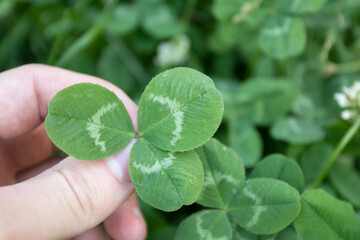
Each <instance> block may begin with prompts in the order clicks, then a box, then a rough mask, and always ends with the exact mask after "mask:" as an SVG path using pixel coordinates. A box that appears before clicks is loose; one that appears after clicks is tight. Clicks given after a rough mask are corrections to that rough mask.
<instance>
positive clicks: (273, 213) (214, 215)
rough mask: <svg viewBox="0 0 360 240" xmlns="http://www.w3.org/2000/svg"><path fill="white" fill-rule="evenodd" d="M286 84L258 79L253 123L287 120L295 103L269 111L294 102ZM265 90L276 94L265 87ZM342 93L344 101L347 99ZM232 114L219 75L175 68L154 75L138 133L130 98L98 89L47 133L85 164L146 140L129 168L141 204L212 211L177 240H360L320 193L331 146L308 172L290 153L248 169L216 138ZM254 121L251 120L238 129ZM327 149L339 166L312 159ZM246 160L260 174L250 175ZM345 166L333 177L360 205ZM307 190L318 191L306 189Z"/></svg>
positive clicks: (58, 110) (345, 208) (53, 117)
mask: <svg viewBox="0 0 360 240" xmlns="http://www.w3.org/2000/svg"><path fill="white" fill-rule="evenodd" d="M280 82H281V81H278V82H276V83H275V82H274V84H271V81H270V82H265V81H262V80H261V79H258V80H254V81H252V82H251V83H249V84H248V85H246V86H244V87H243V88H242V89H241V91H239V92H238V100H239V103H240V105H243V107H242V108H243V109H244V111H245V113H246V114H248V115H247V116H248V117H250V118H254V119H255V121H256V120H258V121H259V122H262V123H266V122H267V121H274V120H272V118H275V116H276V114H278V115H279V116H281V115H282V114H281V112H283V111H285V109H287V108H288V105H283V108H279V109H276V110H275V111H272V112H271V114H265V113H266V111H268V108H269V107H270V108H271V106H272V105H273V104H275V105H276V104H278V103H279V102H281V101H282V100H283V99H291V98H292V97H293V96H292V94H291V91H290V92H284V91H283V89H286V91H288V90H289V89H292V87H291V86H290V85H287V84H284V85H282V84H280ZM257 84H264V85H267V86H268V87H267V88H266V89H257V88H256V86H258V85H257ZM346 91H347V92H346V93H348V91H349V90H346ZM274 94H275V96H276V97H272V98H271V101H270V100H269V101H256V104H258V105H259V106H262V109H263V110H264V111H261V112H252V111H251V109H252V108H251V107H250V106H251V105H249V104H250V103H251V101H252V99H254V98H256V97H258V96H262V95H265V96H267V97H269V96H270V97H271V96H274ZM339 96H340V95H339V93H338V94H337V95H336V99H337V100H338V101H342V102H343V99H340V98H342V97H339ZM342 102H341V103H342ZM246 103H248V104H246ZM244 104H245V105H244ZM267 105H268V107H266V106H267ZM343 105H344V104H343ZM246 109H249V110H250V111H246ZM223 110H224V105H223V98H222V95H221V94H220V92H219V91H218V90H217V89H216V87H215V85H214V83H213V82H212V80H211V79H210V78H209V77H207V76H206V75H204V74H202V73H200V72H198V71H196V70H193V69H190V68H173V69H170V70H167V71H165V72H162V73H160V74H158V75H157V76H156V77H154V78H153V79H152V80H151V81H150V83H149V84H148V86H147V87H146V88H145V91H144V92H143V94H142V95H141V98H140V102H139V109H138V131H137V132H135V130H134V127H133V125H132V121H131V119H130V116H129V114H128V113H127V111H126V108H125V106H124V104H123V103H122V101H121V100H120V99H118V98H117V96H116V95H115V94H114V93H113V92H111V91H110V90H108V89H106V88H104V87H102V86H99V85H96V84H91V83H80V84H75V85H72V86H70V87H68V88H65V89H64V90H62V91H60V92H59V93H57V94H56V95H55V96H54V98H53V99H52V100H51V102H50V104H49V112H48V115H47V118H46V121H45V126H46V129H47V132H48V134H49V136H50V138H51V140H52V141H53V142H54V143H55V144H56V145H57V146H58V147H59V148H60V149H62V150H63V151H64V152H66V153H68V154H70V155H72V156H74V157H76V158H78V159H82V160H96V159H101V158H105V157H108V156H111V155H113V154H115V153H117V152H119V151H121V150H122V149H123V148H124V147H125V146H127V145H128V144H129V143H130V141H131V140H132V139H134V138H136V139H137V141H136V143H135V145H134V146H133V147H132V149H131V153H130V162H129V171H130V176H131V179H132V181H133V183H134V185H135V189H136V192H137V194H138V195H139V196H140V198H141V199H142V200H143V201H144V202H146V203H148V204H149V205H151V206H153V207H154V208H157V209H160V210H163V211H175V210H177V209H179V208H180V207H182V206H183V205H190V204H193V203H195V202H196V203H197V204H198V205H201V206H202V209H201V210H200V211H198V212H195V213H193V214H192V215H190V216H189V217H187V218H185V219H184V220H183V221H182V223H181V224H180V225H179V227H178V229H177V231H176V236H175V239H176V240H189V239H190V240H191V239H194V240H195V239H196V240H206V239H210V240H211V239H216V240H227V239H259V238H260V239H279V240H280V239H287V240H292V239H294V240H297V239H300V238H301V239H346V240H350V239H351V240H352V239H360V222H359V220H358V218H357V216H356V214H355V213H354V210H353V208H352V206H351V205H350V204H348V203H346V202H343V201H340V200H337V199H336V198H334V197H333V196H331V195H330V194H329V193H327V192H325V191H323V190H320V189H316V187H317V186H318V185H319V184H320V183H321V182H322V178H323V176H324V174H327V173H328V171H329V167H326V166H328V165H329V164H333V160H331V159H332V158H333V157H331V156H332V155H329V154H331V152H332V148H331V147H329V146H327V145H324V144H319V145H314V146H313V148H310V149H309V150H308V151H307V152H305V154H304V157H303V159H302V160H301V161H300V165H301V166H302V168H303V169H304V172H303V170H302V168H301V167H300V165H299V164H298V163H297V162H296V161H295V160H293V159H291V158H288V157H286V156H284V155H282V154H272V155H269V156H267V157H265V158H264V159H263V160H261V161H260V162H258V163H256V161H254V160H252V161H251V162H243V160H242V158H241V157H239V156H238V154H237V153H236V152H235V151H234V150H232V149H231V148H230V147H227V146H225V145H224V144H222V143H221V142H220V141H218V140H216V139H215V138H211V137H212V136H213V135H214V133H215V132H216V131H217V129H218V127H219V125H220V122H221V120H222V115H223ZM269 113H270V112H269ZM353 114H356V113H353ZM232 124H235V123H232ZM247 124H248V121H245V120H242V121H240V122H239V123H238V125H235V126H236V127H237V128H239V127H241V126H247ZM244 133H245V132H244ZM233 138H234V139H235V140H234V141H236V139H237V137H236V136H233ZM250 139H251V138H250ZM319 151H323V152H324V156H328V157H329V158H330V160H327V161H319V162H315V161H312V160H311V159H313V158H314V157H316V156H314V154H316V153H318V152H319ZM244 156H248V154H245V155H244ZM245 163H246V164H247V165H248V166H252V167H253V168H252V171H251V172H248V173H249V174H248V176H247V177H246V176H245V175H246V174H245V173H246V172H247V171H246V170H245V167H246V166H247V165H246V164H245ZM335 166H336V167H335V168H333V169H332V170H331V172H330V175H329V176H330V180H331V181H333V182H334V186H335V187H336V188H338V190H339V193H340V194H341V195H342V196H343V198H344V199H347V200H348V201H349V202H351V203H352V204H353V205H354V206H360V202H359V197H360V196H359V192H358V191H357V187H356V186H357V185H356V184H357V183H358V181H359V176H358V174H357V173H355V172H353V173H352V171H351V169H350V168H349V167H347V166H346V165H344V164H342V163H335ZM308 169H311V171H309V172H308ZM304 173H305V177H304ZM314 175H315V176H318V177H317V178H315V177H314ZM347 182H352V183H353V185H348V184H347ZM305 183H307V184H308V185H310V186H311V187H310V188H309V189H305V186H306V185H305ZM339 223H344V224H342V225H341V224H339Z"/></svg>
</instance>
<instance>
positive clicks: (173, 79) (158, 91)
mask: <svg viewBox="0 0 360 240" xmlns="http://www.w3.org/2000/svg"><path fill="white" fill-rule="evenodd" d="M223 106H224V105H223V100H222V97H221V94H220V93H219V91H218V90H217V89H216V88H215V85H214V83H213V82H212V80H211V79H210V78H209V77H207V76H206V75H204V74H202V73H200V72H198V71H196V70H193V69H190V68H173V69H171V70H168V71H165V72H162V73H160V74H159V75H157V76H156V77H155V78H153V79H152V80H151V82H150V83H149V85H148V86H147V87H146V89H145V91H144V93H143V94H142V96H141V99H140V103H139V110H138V124H139V134H140V136H142V137H143V138H145V139H146V140H148V141H149V142H151V144H153V145H155V146H157V147H159V148H161V149H163V150H169V151H187V150H191V149H194V148H197V147H199V146H201V145H203V144H204V143H206V142H207V141H208V140H209V139H210V138H211V136H212V135H213V134H214V133H215V131H216V130H217V128H218V127H219V125H220V122H221V118H222V115H223V111H224V107H223Z"/></svg>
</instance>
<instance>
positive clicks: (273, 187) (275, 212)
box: [228, 178, 300, 234]
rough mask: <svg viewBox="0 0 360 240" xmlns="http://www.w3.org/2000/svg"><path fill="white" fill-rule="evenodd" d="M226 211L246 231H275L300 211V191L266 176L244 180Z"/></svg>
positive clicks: (292, 219) (284, 225) (258, 232)
mask: <svg viewBox="0 0 360 240" xmlns="http://www.w3.org/2000/svg"><path fill="white" fill-rule="evenodd" d="M228 211H229V212H230V213H231V215H232V216H233V218H234V220H235V221H236V222H237V223H238V224H239V225H240V226H241V227H242V228H244V229H245V230H248V231H250V232H252V233H255V234H274V233H277V232H279V231H280V230H282V229H284V228H285V227H286V226H288V225H289V224H290V223H291V222H292V221H294V219H295V218H296V217H297V215H298V214H299V212H300V195H299V192H298V191H297V190H296V189H295V188H293V187H291V186H289V185H288V184H287V183H285V182H282V181H279V180H275V179H267V178H256V179H251V180H248V181H246V183H245V186H244V188H243V189H242V190H241V191H239V192H238V193H237V194H236V195H235V197H234V199H233V201H232V202H231V203H230V206H229V208H228Z"/></svg>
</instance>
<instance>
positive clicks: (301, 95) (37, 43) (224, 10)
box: [0, 0, 360, 239]
mask: <svg viewBox="0 0 360 240" xmlns="http://www.w3.org/2000/svg"><path fill="white" fill-rule="evenodd" d="M26 63H44V64H49V65H54V66H59V67H63V68H66V69H70V70H74V71H77V72H82V73H86V74H91V75H95V76H98V77H101V78H103V79H106V80H108V81H110V82H113V83H114V84H116V85H118V86H119V87H120V88H122V89H123V90H124V91H125V92H126V93H127V94H128V95H129V96H130V97H131V98H132V99H133V100H134V101H135V102H137V101H138V99H139V97H140V95H141V93H142V92H143V90H144V88H145V86H146V85H147V83H148V82H149V81H150V80H151V78H152V77H154V76H155V75H156V74H157V73H159V72H161V71H163V70H165V69H168V68H171V67H175V66H186V67H191V68H194V69H197V70H199V71H201V72H203V73H205V74H207V75H208V76H210V77H211V78H212V79H213V80H214V82H215V84H216V86H217V87H218V89H219V90H220V91H221V93H222V94H223V97H224V101H225V115H224V119H223V123H222V124H221V126H220V129H219V131H218V132H217V133H216V137H217V138H218V139H219V140H220V141H222V142H223V143H225V144H227V145H229V146H230V147H232V148H233V149H234V150H235V151H236V152H237V153H238V154H239V156H240V157H241V158H242V159H243V161H244V164H245V166H246V167H247V169H248V170H251V168H252V167H253V166H254V165H255V164H256V163H257V162H258V161H259V160H260V159H261V158H262V157H264V156H265V155H267V154H270V153H275V152H279V153H283V154H285V155H287V156H289V157H291V158H294V159H295V160H297V161H298V163H299V164H300V166H301V167H302V169H303V171H304V175H305V180H306V183H307V184H310V183H311V182H312V181H313V180H314V174H316V169H317V166H316V162H315V161H313V162H311V161H309V159H316V160H317V162H321V161H322V159H324V161H326V160H327V157H328V156H329V154H331V152H332V149H333V147H334V145H336V144H337V143H338V142H339V139H340V138H341V137H342V135H343V134H344V133H345V132H346V130H347V129H348V128H349V126H350V125H351V123H350V122H349V121H343V120H342V119H341V111H342V110H341V109H340V108H339V107H338V105H337V103H336V101H335V100H334V94H335V93H337V92H341V91H342V86H350V85H351V84H352V83H353V82H354V81H358V80H360V1H359V0H271V1H269V0H184V1H175V0H134V1H115V0H109V1H105V0H87V1H85V0H77V1H76V0H63V1H61V0H1V1H0V71H5V70H7V69H10V68H13V67H17V66H20V65H23V64H26ZM359 144H360V137H359V134H358V135H357V136H356V137H355V138H354V140H353V141H352V142H351V143H350V144H349V145H348V146H347V148H346V149H345V152H344V154H343V155H342V156H341V159H340V160H339V162H340V164H342V166H343V167H344V169H345V170H344V171H345V172H344V174H343V175H351V176H352V180H351V181H353V182H351V181H350V180H349V181H343V180H341V176H342V175H341V174H337V173H334V174H330V178H329V179H328V180H327V181H326V182H325V183H324V184H323V185H322V188H324V189H326V190H327V191H329V192H331V193H332V194H334V195H336V196H339V197H340V198H343V199H345V200H347V201H349V202H351V203H352V204H353V205H354V206H355V208H356V209H357V210H359V208H360V192H359V191H356V190H355V193H354V192H352V196H351V197H348V196H349V195H348V194H344V192H343V190H342V189H344V188H346V189H349V188H351V187H350V185H351V184H354V181H355V185H356V181H357V180H359V179H360V176H359V169H360V163H359V161H358V160H357V159H358V156H359V154H360V148H359V147H358V146H359ZM314 169H315V170H314ZM353 176H355V177H353ZM354 179H355V180H354ZM359 181H360V180H359ZM339 182H340V183H339ZM339 184H340V185H339ZM357 184H358V182H357ZM354 196H355V197H354ZM357 197H358V198H357ZM142 208H143V212H144V215H145V217H146V219H147V221H148V226H149V228H148V229H149V238H148V239H172V238H173V237H172V236H173V235H174V233H175V230H176V227H177V225H178V224H179V222H180V221H181V220H182V219H183V218H184V217H186V216H187V215H188V214H189V213H192V212H194V211H195V210H198V209H199V208H200V207H199V206H198V205H196V204H195V205H193V206H189V207H184V208H182V209H181V210H179V211H177V212H175V213H170V214H167V213H162V212H159V211H157V210H155V209H152V208H151V207H149V206H147V205H145V204H142Z"/></svg>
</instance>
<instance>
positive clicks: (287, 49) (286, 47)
mask: <svg viewBox="0 0 360 240" xmlns="http://www.w3.org/2000/svg"><path fill="white" fill-rule="evenodd" d="M258 43H259V46H260V48H261V49H262V50H263V51H264V52H265V53H266V54H267V55H269V56H270V57H273V58H276V59H286V58H290V57H295V56H298V55H299V54H301V53H302V52H303V51H304V49H305V45H306V29H305V24H304V22H303V21H302V20H301V19H300V18H296V17H288V16H285V15H275V16H274V17H272V18H270V19H269V20H268V21H267V22H266V24H265V26H264V27H263V28H262V29H261V31H260V35H259V42H258Z"/></svg>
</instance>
